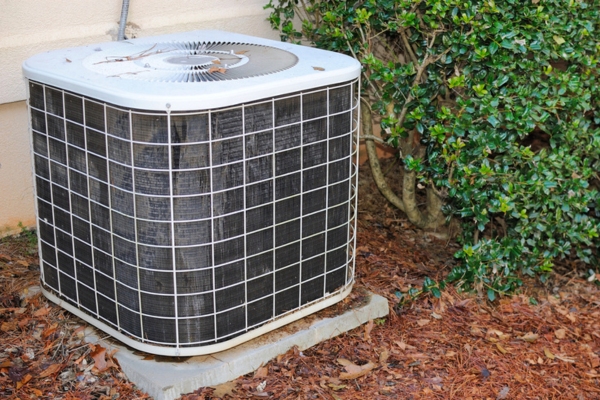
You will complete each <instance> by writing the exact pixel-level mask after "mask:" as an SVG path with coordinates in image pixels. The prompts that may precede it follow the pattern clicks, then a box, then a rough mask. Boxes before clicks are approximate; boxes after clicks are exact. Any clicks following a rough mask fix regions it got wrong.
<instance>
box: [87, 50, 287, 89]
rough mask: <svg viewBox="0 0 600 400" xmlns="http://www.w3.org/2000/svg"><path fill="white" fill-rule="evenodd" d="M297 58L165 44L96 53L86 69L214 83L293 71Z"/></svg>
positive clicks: (270, 52) (152, 78)
mask: <svg viewBox="0 0 600 400" xmlns="http://www.w3.org/2000/svg"><path fill="white" fill-rule="evenodd" d="M297 62H298V58H297V57H296V56H295V55H294V54H292V53H290V52H288V51H285V50H282V49H277V48H275V47H270V46H263V45H257V44H250V43H235V42H194V41H192V42H166V43H156V44H154V45H139V44H136V45H131V46H126V47H124V48H120V49H119V50H118V51H117V50H110V51H108V50H107V51H103V50H102V49H100V48H99V49H98V51H97V52H95V53H94V54H92V55H90V56H89V57H87V58H86V59H85V60H84V62H83V65H84V66H85V67H87V68H89V69H90V70H92V71H94V72H97V73H100V74H103V75H107V76H111V77H115V78H117V77H118V78H124V79H133V80H144V81H155V82H182V83H183V82H187V83H195V82H211V81H224V80H232V79H244V78H250V77H255V76H262V75H268V74H273V73H275V72H280V71H283V70H286V69H288V68H291V67H293V66H294V65H296V63H297Z"/></svg>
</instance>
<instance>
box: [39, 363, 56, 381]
mask: <svg viewBox="0 0 600 400" xmlns="http://www.w3.org/2000/svg"><path fill="white" fill-rule="evenodd" d="M60 369H61V365H60V364H52V365H50V366H49V367H48V368H46V369H45V370H43V371H42V372H41V373H40V375H39V376H40V378H45V377H47V376H50V375H54V374H55V373H57V372H58V371H60Z"/></svg>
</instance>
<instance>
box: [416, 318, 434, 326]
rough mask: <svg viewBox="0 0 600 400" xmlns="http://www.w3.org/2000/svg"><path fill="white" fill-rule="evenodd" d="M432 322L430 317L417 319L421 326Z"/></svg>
mask: <svg viewBox="0 0 600 400" xmlns="http://www.w3.org/2000/svg"><path fill="white" fill-rule="evenodd" d="M430 322H431V320H430V319H419V320H417V324H418V325H419V326H425V325H427V324H428V323H430Z"/></svg>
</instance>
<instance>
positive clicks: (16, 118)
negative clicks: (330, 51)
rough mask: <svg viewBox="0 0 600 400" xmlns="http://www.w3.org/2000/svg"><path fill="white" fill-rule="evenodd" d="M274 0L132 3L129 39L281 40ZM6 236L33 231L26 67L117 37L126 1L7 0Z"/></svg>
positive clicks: (0, 193) (2, 228) (1, 82)
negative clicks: (270, 3) (216, 33)
mask: <svg viewBox="0 0 600 400" xmlns="http://www.w3.org/2000/svg"><path fill="white" fill-rule="evenodd" d="M266 3H267V0H169V1H165V0H162V1H159V0H131V1H130V6H129V15H128V29H127V33H128V36H129V37H132V36H134V37H143V36H153V35H159V34H166V33H173V32H184V31H189V30H196V29H220V30H225V31H232V32H238V33H244V34H249V35H254V36H260V37H265V38H271V39H277V38H278V35H277V33H276V32H275V31H273V30H271V29H270V27H269V24H268V22H267V21H266V18H267V16H268V11H266V10H264V9H263V6H264V5H265V4H266ZM0 10H1V11H0V236H2V235H5V234H8V233H14V232H18V230H19V228H18V224H19V222H21V223H23V224H24V225H28V226H33V225H34V223H35V220H34V217H35V216H34V202H33V190H32V186H33V185H32V179H31V177H32V172H31V166H30V164H31V163H30V155H29V136H28V117H27V109H26V105H25V102H24V100H25V97H26V91H25V82H24V80H23V78H22V73H21V64H22V62H23V61H24V60H25V59H27V58H28V57H30V56H32V55H34V54H37V53H40V52H43V51H47V50H52V49H57V48H62V47H74V46H80V45H84V44H90V43H100V42H105V41H110V40H114V38H115V37H116V32H117V30H118V21H119V18H120V15H121V1H120V0H110V1H97V0H78V1H73V0H54V1H39V0H20V1H14V0H0Z"/></svg>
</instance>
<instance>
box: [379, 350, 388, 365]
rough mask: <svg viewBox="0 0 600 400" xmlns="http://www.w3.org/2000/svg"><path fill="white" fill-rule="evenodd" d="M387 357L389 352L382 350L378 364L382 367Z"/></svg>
mask: <svg viewBox="0 0 600 400" xmlns="http://www.w3.org/2000/svg"><path fill="white" fill-rule="evenodd" d="M389 357H390V352H389V351H387V350H383V351H382V352H381V353H379V364H381V365H384V364H385V363H386V362H387V360H388V358H389Z"/></svg>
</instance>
